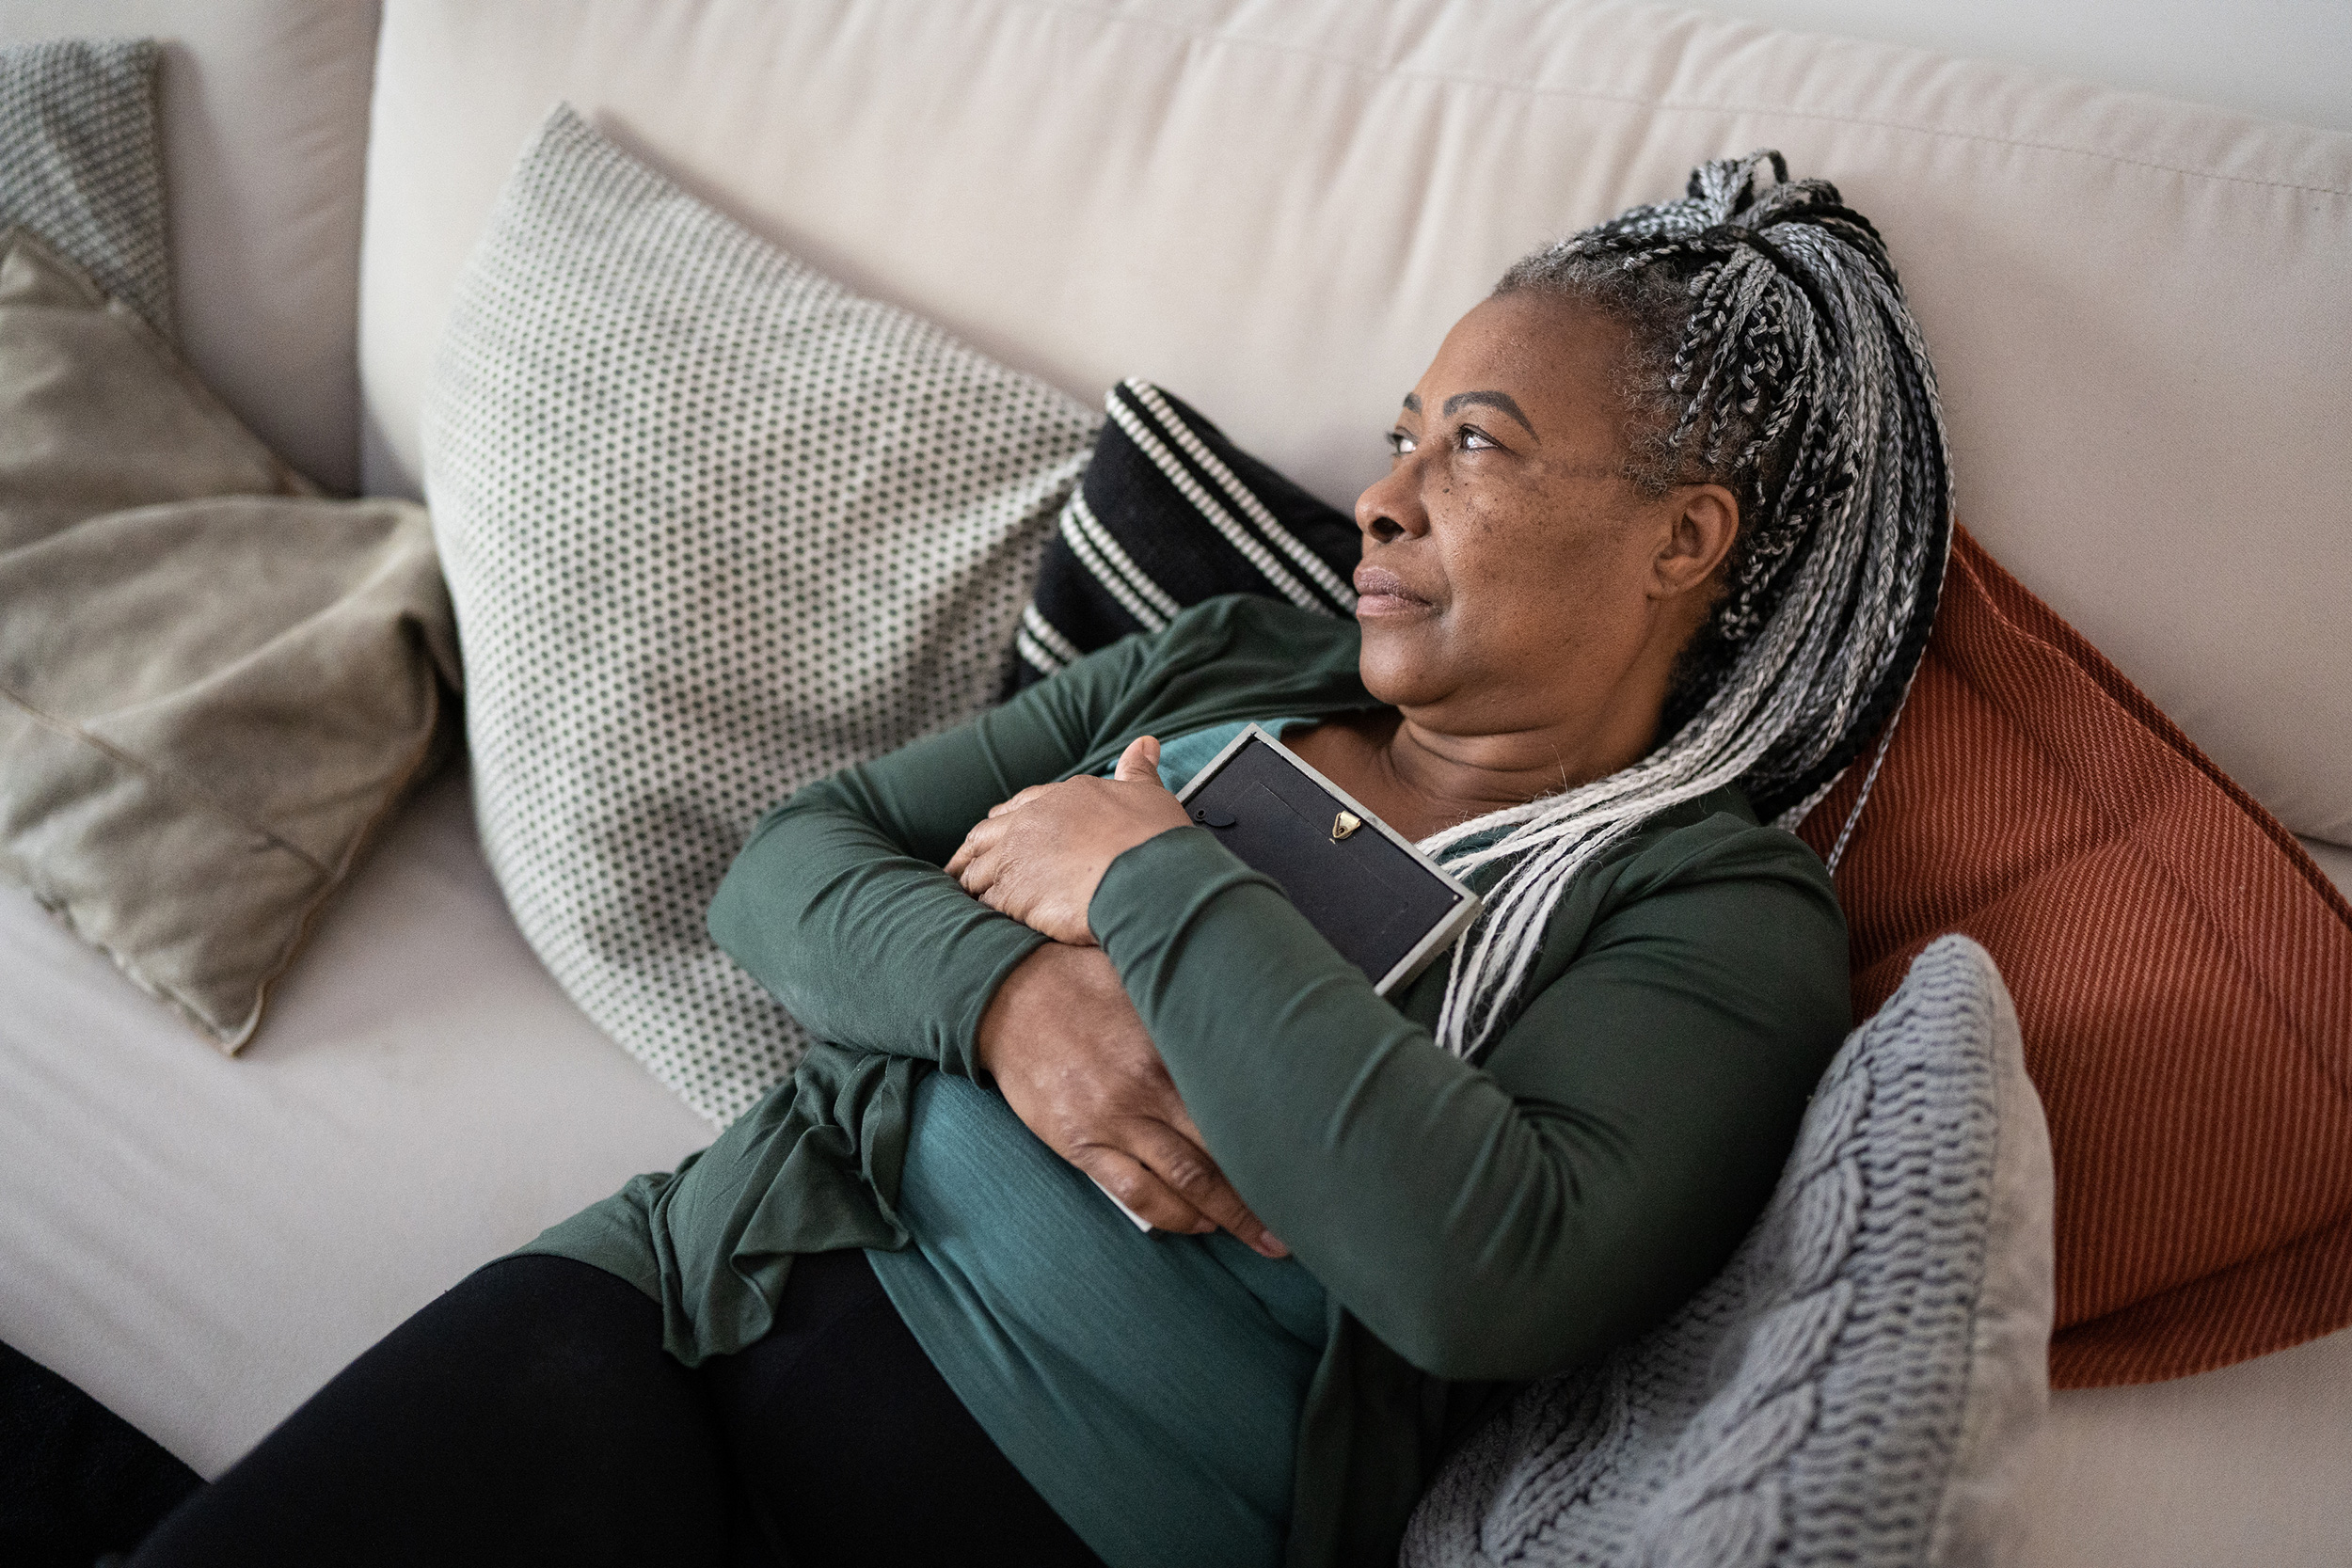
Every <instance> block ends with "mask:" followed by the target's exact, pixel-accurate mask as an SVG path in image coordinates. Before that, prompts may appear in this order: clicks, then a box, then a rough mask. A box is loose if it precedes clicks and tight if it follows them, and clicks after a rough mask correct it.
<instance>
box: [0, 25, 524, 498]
mask: <svg viewBox="0 0 2352 1568" xmlns="http://www.w3.org/2000/svg"><path fill="white" fill-rule="evenodd" d="M376 14H377V4H376V0H8V4H7V5H6V6H0V43H26V42H32V41H35V40H42V39H56V38H73V37H86V38H88V37H109V38H154V39H157V40H161V42H162V43H163V46H164V63H163V76H162V90H161V99H162V107H163V127H164V185H165V191H166V200H167V206H168V209H169V213H170V222H171V252H172V256H171V261H172V281H173V292H174V297H175V301H176V304H177V308H178V317H179V332H180V348H181V351H182V352H183V354H185V355H186V356H187V358H188V362H189V363H190V364H192V365H193V366H195V367H196V370H197V373H198V374H199V375H201V376H202V377H203V378H204V382H205V384H206V385H207V386H209V387H210V388H212V389H213V390H214V391H215V392H216V393H218V394H219V396H220V398H221V401H223V402H224V403H226V404H229V406H230V408H231V409H232V410H234V411H235V413H236V415H237V417H238V418H239V419H241V420H244V421H245V423H246V425H247V426H249V427H250V428H251V429H252V431H253V433H254V434H255V435H257V436H261V437H262V440H264V441H266V442H268V443H269V445H270V447H271V449H272V450H273V451H277V452H278V454H279V455H281V456H283V457H284V458H286V459H287V460H288V461H289V462H291V463H293V464H294V466H295V467H298V468H300V469H301V470H302V471H303V472H305V473H307V474H309V475H310V477H311V478H313V479H315V480H317V481H318V482H319V483H322V484H325V485H326V486H328V487H329V488H331V489H339V490H340V489H349V488H351V487H352V486H354V485H356V484H357V483H358V436H359V388H358V358H357V350H356V348H355V343H356V341H357V340H356V333H357V330H358V294H359V290H358V261H359V214H360V190H361V183H360V182H361V180H362V178H363V174H364V167H365V158H366V150H367V129H368V96H369V84H370V81H371V79H372V76H373V66H374V53H375V52H374V42H375V26H376ZM497 158H498V161H499V162H500V163H501V166H503V165H504V164H506V163H510V162H512V161H513V158H514V148H513V147H507V148H503V149H501V150H500V151H499V152H498V153H497ZM481 216H482V214H474V215H473V217H472V218H471V219H470V222H471V225H472V227H473V228H474V229H476V230H478V229H479V228H480V227H481ZM411 422H412V423H413V414H412V415H411Z"/></svg>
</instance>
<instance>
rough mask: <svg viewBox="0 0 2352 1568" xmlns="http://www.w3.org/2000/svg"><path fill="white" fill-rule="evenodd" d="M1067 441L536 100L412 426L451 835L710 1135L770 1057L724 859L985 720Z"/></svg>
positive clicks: (885, 316)
mask: <svg viewBox="0 0 2352 1568" xmlns="http://www.w3.org/2000/svg"><path fill="white" fill-rule="evenodd" d="M813 155H814V154H813ZM1097 422H1098V421H1097V418H1096V416H1095V415H1094V414H1093V413H1092V412H1091V411H1090V410H1089V409H1088V408H1086V407H1085V406H1084V405H1083V404H1078V403H1076V402H1074V401H1073V400H1072V399H1071V398H1069V397H1067V396H1066V395H1064V394H1063V393H1061V392H1058V391H1056V390H1054V389H1053V388H1049V387H1046V386H1044V385H1043V384H1041V383H1040V382H1037V381H1033V380H1031V379H1029V378H1027V377H1025V376H1022V375H1018V374H1015V373H1014V372H1010V371H1008V370H1006V369H1004V368H1003V367H1002V366H1000V365H997V364H995V363H993V361H991V360H989V359H987V358H985V357H983V356H980V355H978V354H977V353H974V352H973V351H972V350H970V349H968V348H965V347H964V346H962V345H961V344H960V343H958V342H956V341H953V340H952V339H950V338H949V337H947V336H946V334H945V333H944V332H941V331H940V330H938V329H937V328H936V327H933V326H931V325H929V324H928V323H926V322H924V321H922V320H920V319H918V318H917V317H914V316H912V315H910V314H908V313H907V312H905V311H903V310H899V309H894V308H892V307H890V306H887V305H882V304H878V303H876V302H875V301H872V300H867V299H861V298H859V297H857V296H856V295H854V294H852V293H850V292H849V291H848V290H846V289H844V288H842V287H841V286H840V285H838V284H836V283H834V282H833V281H832V280H831V279H829V278H827V277H823V276H822V275H821V274H819V273H818V272H816V271H814V270H813V269H811V268H809V267H807V266H805V265H803V264H802V263H801V262H800V261H796V260H794V259H793V258H792V257H790V256H787V255H786V254H785V253H784V252H782V251H780V250H778V249H776V248H775V247H774V246H772V245H769V244H767V243H766V242H764V241H762V240H760V239H758V238H756V237H755V236H754V235H752V234H750V233H749V232H747V231H746V230H743V229H741V228H739V226H738V225H736V224H735V223H734V222H732V221H731V220H729V219H728V218H726V217H724V216H722V215H721V214H718V213H717V212H714V211H712V210H711V209H710V208H708V207H707V206H705V205H703V204H702V203H700V202H698V201H696V200H695V199H694V198H691V197H690V196H688V195H687V194H686V193H685V192H683V191H682V190H680V189H679V188H678V187H676V186H675V185H674V184H672V183H671V182H669V181H667V180H665V179H663V178H662V177H661V176H660V175H659V174H657V173H655V172H654V171H653V170H652V169H650V168H647V167H646V166H644V165H643V164H641V163H639V162H637V161H636V160H635V159H633V158H631V157H630V156H628V154H627V153H625V152H623V151H622V150H620V149H619V148H618V147H616V146H614V145H613V144H612V142H610V141H609V140H607V139H606V138H605V137H603V136H602V135H598V134H597V133H596V131H595V130H593V129H591V128H590V127H589V126H588V125H587V124H586V123H585V122H584V121H582V120H581V119H580V118H579V117H577V116H576V115H574V114H573V113H572V112H571V111H570V110H569V109H567V108H558V109H557V110H556V111H555V112H554V114H553V115H552V116H551V117H550V118H549V119H548V121H547V123H546V124H545V126H544V127H543V128H542V129H541V131H540V134H539V135H538V136H537V137H536V139H535V140H534V141H533V142H532V145H531V146H530V148H529V149H528V150H526V151H525V152H524V154H523V156H522V160H521V162H520V163H519V165H518V166H516V170H515V172H514V176H513V178H512V180H511V181H510V182H509V183H508V186H507V189H506V194H505V196H504V198H502V199H501V202H500V204H499V207H498V210H497V212H496V214H494V216H493V217H492V219H491V222H490V226H489V229H488V230H487V232H486V233H485V236H484V239H483V241H482V244H481V246H480V248H479V249H478V251H477V252H476V254H475V256H474V259H473V261H472V264H471V266H470V268H469V272H468V274H467V276H466V278H465V281H464V284H463V287H462V288H461V290H460V291H459V295H458V299H457V303H456V306H455V309H454V310H453V314H452V317H451V320H450V324H449V326H448V330H447V334H446V336H445V338H444V340H443V341H442V345H441V353H440V358H439V361H438V365H437V370H436V372H435V378H434V383H433V388H432V393H431V397H430V399H429V401H428V405H427V409H426V415H425V452H426V468H425V480H426V490H427V493H428V495H429V496H430V498H431V499H432V506H433V512H434V520H435V524H436V527H437V530H438V531H439V537H440V543H441V554H442V560H443V564H444V566H445V568H446V569H447V571H448V574H449V579H450V586H451V590H452V594H453V597H454V599H455V602H456V606H457V616H458V627H459V634H460V638H461V641H462V642H463V644H464V649H465V660H466V670H467V679H468V683H469V684H468V698H467V706H468V715H469V732H470V735H471V738H472V746H473V766H474V781H475V790H476V796H477V805H478V809H479V811H480V814H481V820H482V833H483V841H484V845H485V848H486V850H487V852H488V855H489V860H490V864H491V867H492V869H493V870H494V871H495V872H496V874H497V876H498V878H499V881H500V884H501V886H502V887H503V888H504V890H505V893H506V896H507V900H508V902H509V904H510V905H512V907H513V909H514V911H515V915H516V920H517V921H518V922H519V923H520V925H521V927H522V929H523V933H524V935H525V936H526V937H528V938H529V939H530V941H531V942H532V946H533V947H534V948H536V949H537V951H538V953H539V956H540V957H541V958H543V959H545V960H546V962H547V964H548V968H549V969H550V970H551V971H552V972H553V974H555V977H556V978H557V980H558V981H559V982H561V983H562V984H563V986H564V989H565V990H567V991H568V992H569V993H570V994H571V996H572V998H573V999H574V1000H575V1001H577V1002H578V1003H579V1004H580V1006H581V1007H582V1008H583V1009H584V1010H585V1011H586V1012H587V1013H588V1015H589V1016H590V1017H591V1018H593V1019H595V1020H596V1022H597V1023H599V1024H600V1025H602V1026H603V1027H604V1029H605V1030H606V1031H607V1032H608V1033H610V1034H611V1035H612V1037H614V1038H615V1039H617V1040H618V1041H619V1042H620V1043H621V1044H622V1045H623V1046H625V1047H626V1048H627V1049H628V1050H629V1051H630V1052H631V1053H634V1054H635V1055H636V1056H637V1057H638V1058H639V1059H640V1060H641V1061H643V1062H644V1063H645V1065H646V1066H647V1067H648V1068H649V1069H652V1071H653V1072H654V1074H655V1076H657V1077H659V1078H660V1080H661V1081H662V1082H663V1083H665V1084H667V1085H670V1086H671V1087H672V1088H674V1089H675V1090H676V1091H677V1092H678V1093H679V1094H680V1095H682V1096H684V1097H685V1099H686V1101H687V1103H688V1104H690V1105H691V1106H692V1107H693V1108H694V1109H695V1110H697V1111H699V1112H701V1113H702V1114H703V1115H704V1116H706V1117H709V1118H710V1119H711V1120H713V1121H716V1122H725V1121H728V1120H731V1119H732V1118H733V1117H735V1116H736V1114H737V1113H739V1112H740V1111H741V1110H743V1109H744V1108H745V1107H746V1106H748V1105H750V1104H751V1103H752V1102H753V1101H755V1100H756V1099H757V1098H758V1097H759V1096H760V1094H762V1093H763V1092H764V1091H766V1090H767V1088H768V1087H769V1086H770V1085H773V1084H774V1083H776V1082H777V1081H778V1080H779V1079H781V1078H782V1077H783V1076H784V1074H785V1073H786V1071H787V1069H789V1068H790V1066H791V1064H792V1063H793V1062H794V1061H795V1060H796V1059H797V1058H798V1055H799V1053H800V1050H801V1047H802V1045H803V1035H802V1034H801V1031H800V1030H799V1028H798V1026H797V1025H796V1024H794V1023H793V1022H792V1021H791V1020H790V1019H789V1018H788V1017H787V1015H786V1014H785V1013H784V1011H783V1009H782V1008H781V1007H779V1006H777V1005H776V1003H775V1002H774V1001H773V1000H772V999H771V997H769V995H768V994H767V993H766V991H764V990H762V989H761V988H760V987H759V985H758V984H757V982H755V981H754V980H753V979H752V978H751V977H750V976H749V975H748V974H744V973H743V972H742V971H741V970H739V969H738V968H737V967H736V965H735V964H734V962H733V961H732V960H731V959H729V958H727V957H726V956H725V955H724V954H723V953H722V952H720V951H719V949H718V948H717V946H716V945H714V944H713V943H712V942H711V941H710V939H709V937H708V935H707V933H706V932H705V930H704V928H703V914H704V911H705V909H706V907H707V905H708V903H709V901H710V895H711V893H712V891H713V890H714V889H716V887H717V886H718V883H719V879H720V877H721V875H722V874H723V873H724V871H725V870H726V867H727V863H728V862H729V861H730V860H732V859H733V858H734V855H735V853H736V851H737V850H738V849H739V848H740V847H741V846H742V844H743V841H744V839H745V838H746V837H747V836H748V835H749V833H750V831H751V829H752V827H753V825H754V824H755V822H756V821H757V820H758V819H759V817H760V816H761V815H762V814H763V813H764V812H766V811H767V810H768V809H769V808H770V807H771V806H774V805H775V804H777V803H778V802H779V801H781V800H783V799H784V798H785V797H786V796H787V795H788V794H790V793H791V792H792V791H793V790H795V789H797V788H799V787H800V786H801V785H803V784H807V783H810V782H811V781H813V780H815V779H818V778H819V777H821V776H823V775H825V774H827V773H830V772H833V771H834V770H836V769H838V768H842V767H845V766H847V765H848V764H850V763H852V762H856V761H859V760H861V759H863V758H866V757H871V756H875V755H879V754H880V753H882V752H887V751H890V750H892V749H894V748H896V747H898V746H900V745H903V744H905V743H906V742H907V741H910V740H913V739H914V738H915V737H917V736H922V735H925V734H928V733H930V732H931V731H934V730H939V729H944V728H946V727H947V726H949V725H952V724H955V723H957V722H959V721H962V720H964V719H967V718H970V717H971V716H972V715H973V714H975V713H977V711H978V710H979V709H980V708H981V707H983V706H984V705H986V704H987V703H988V702H989V701H990V700H991V698H992V697H993V695H994V693H995V691H996V690H997V688H998V685H999V683H1000V682H1001V681H1002V679H1003V677H1004V673H1005V670H1006V664H1007V660H1008V658H1009V657H1010V650H1011V646H1012V640H1013V630H1014V626H1015V624H1016V623H1017V622H1018V620H1019V618H1020V615H1021V610H1022V606H1023V603H1024V601H1025V598H1026V596H1027V594H1028V591H1029V586H1030V583H1031V581H1032V579H1033V578H1034V575H1035V572H1036V567H1037V561H1038V556H1039V553H1040V551H1041V549H1042V547H1043V546H1044V542H1045V539H1046V537H1047V535H1048V534H1049V532H1050V531H1051V530H1052V528H1053V525H1054V519H1055V516H1056V515H1057V514H1058V513H1059V511H1060V509H1061V505H1062V502H1063V500H1064V499H1065V498H1066V497H1067V496H1068V494H1069V492H1070V490H1071V487H1072V486H1073V484H1074V483H1076V480H1077V476H1078V473H1079V470H1080V467H1082V465H1083V464H1084V462H1085V459H1086V454H1087V452H1088V451H1089V449H1090V447H1091V445H1092V441H1093V436H1094V432H1095V427H1096V424H1097ZM909 961H910V962H919V961H920V959H919V958H918V957H914V956H911V957H910V959H909ZM872 979H873V981H874V982H875V983H876V984H885V985H886V984H888V983H889V981H890V977H889V976H887V975H875V976H872Z"/></svg>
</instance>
